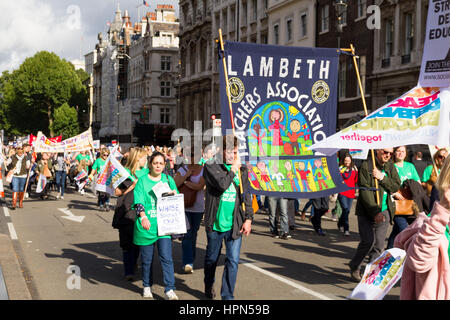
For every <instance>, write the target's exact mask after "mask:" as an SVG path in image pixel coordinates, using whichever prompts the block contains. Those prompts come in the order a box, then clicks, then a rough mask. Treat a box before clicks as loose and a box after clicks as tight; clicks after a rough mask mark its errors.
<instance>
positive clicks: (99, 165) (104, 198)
mask: <svg viewBox="0 0 450 320" xmlns="http://www.w3.org/2000/svg"><path fill="white" fill-rule="evenodd" d="M108 157H109V149H108V148H103V149H102V150H101V153H100V158H97V159H96V160H95V162H94V164H93V165H92V170H91V174H90V175H89V178H90V179H91V180H94V176H95V175H96V174H99V173H100V172H102V171H103V167H104V166H105V163H106V159H108ZM109 198H110V196H109V193H107V192H101V191H97V205H98V208H99V210H100V211H109Z"/></svg>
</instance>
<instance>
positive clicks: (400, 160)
mask: <svg viewBox="0 0 450 320" xmlns="http://www.w3.org/2000/svg"><path fill="white" fill-rule="evenodd" d="M407 153H408V152H407V150H406V146H399V147H396V148H394V166H395V168H396V169H397V172H398V176H399V177H400V182H401V183H402V184H403V182H404V181H406V180H408V179H412V180H415V181H417V182H418V183H420V178H419V174H418V173H417V170H416V167H415V166H414V164H412V163H411V162H407V161H405V158H406V155H407ZM393 196H394V198H395V199H396V200H404V197H403V196H402V194H401V193H400V192H398V191H397V192H396V193H394V194H393ZM414 219H415V218H411V217H407V216H395V217H394V226H393V227H392V232H391V235H390V236H389V239H388V246H387V248H388V249H391V248H393V246H394V240H395V237H396V236H397V235H398V234H399V233H400V232H402V231H403V230H405V229H406V228H407V227H408V225H410V224H411V223H412V222H413V221H414Z"/></svg>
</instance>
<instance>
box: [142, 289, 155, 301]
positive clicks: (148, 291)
mask: <svg viewBox="0 0 450 320" xmlns="http://www.w3.org/2000/svg"><path fill="white" fill-rule="evenodd" d="M142 296H143V297H144V298H150V299H152V298H153V294H152V288H151V287H144V293H143V294H142Z"/></svg>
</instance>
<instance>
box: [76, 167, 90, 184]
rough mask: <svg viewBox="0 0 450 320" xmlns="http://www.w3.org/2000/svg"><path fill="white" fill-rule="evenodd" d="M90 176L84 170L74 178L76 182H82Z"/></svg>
mask: <svg viewBox="0 0 450 320" xmlns="http://www.w3.org/2000/svg"><path fill="white" fill-rule="evenodd" d="M87 176H88V174H87V172H86V171H85V170H82V171H81V172H80V173H78V174H77V175H76V177H75V178H74V179H75V181H80V180H81V179H84V178H87Z"/></svg>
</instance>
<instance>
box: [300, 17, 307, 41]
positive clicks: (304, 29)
mask: <svg viewBox="0 0 450 320" xmlns="http://www.w3.org/2000/svg"><path fill="white" fill-rule="evenodd" d="M307 34H308V14H307V12H301V13H300V36H301V37H302V38H303V37H306V35H307Z"/></svg>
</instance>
